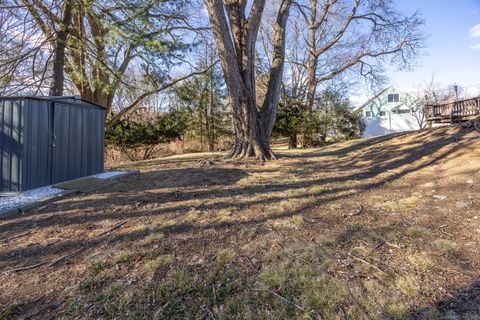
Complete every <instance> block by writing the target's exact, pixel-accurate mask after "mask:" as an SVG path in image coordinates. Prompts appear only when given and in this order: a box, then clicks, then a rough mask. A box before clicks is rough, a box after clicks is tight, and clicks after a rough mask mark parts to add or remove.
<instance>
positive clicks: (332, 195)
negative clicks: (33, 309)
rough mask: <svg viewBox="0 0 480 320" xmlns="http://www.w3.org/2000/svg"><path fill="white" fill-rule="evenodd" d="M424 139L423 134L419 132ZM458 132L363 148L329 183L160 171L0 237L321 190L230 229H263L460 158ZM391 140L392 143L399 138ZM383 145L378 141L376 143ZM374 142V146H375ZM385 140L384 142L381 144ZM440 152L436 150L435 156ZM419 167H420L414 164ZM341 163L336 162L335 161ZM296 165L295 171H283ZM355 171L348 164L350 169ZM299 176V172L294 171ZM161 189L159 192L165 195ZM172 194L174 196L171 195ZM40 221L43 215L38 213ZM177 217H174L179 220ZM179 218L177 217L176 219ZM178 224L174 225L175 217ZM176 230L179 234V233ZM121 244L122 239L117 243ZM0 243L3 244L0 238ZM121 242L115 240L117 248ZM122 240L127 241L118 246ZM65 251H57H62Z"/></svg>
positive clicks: (5, 227)
mask: <svg viewBox="0 0 480 320" xmlns="http://www.w3.org/2000/svg"><path fill="white" fill-rule="evenodd" d="M420 134H421V135H424V134H426V133H420ZM462 135H463V133H460V134H458V135H453V136H451V135H448V136H445V135H435V139H433V140H432V141H429V142H424V143H422V144H421V145H420V146H419V145H418V143H411V144H410V145H407V146H406V148H403V149H401V150H395V148H390V147H389V146H388V145H386V146H385V145H384V146H381V148H380V149H381V150H370V149H375V147H373V146H371V145H369V144H367V145H365V146H364V147H363V149H366V148H370V149H369V150H367V151H372V152H375V153H376V157H375V159H376V160H374V161H373V162H372V163H371V165H369V166H365V167H364V168H363V169H362V170H360V171H356V172H353V173H352V172H348V170H347V168H342V169H341V170H344V171H345V172H347V174H344V173H341V174H335V175H333V176H328V177H321V178H319V179H310V180H308V179H305V180H301V181H294V182H284V183H283V182H279V183H267V184H254V185H240V186H237V185H236V183H237V182H238V181H239V180H241V179H243V178H245V177H247V173H246V172H245V171H244V170H240V169H236V168H214V167H213V168H181V169H165V170H157V171H153V172H148V173H143V174H139V175H138V176H134V177H129V178H125V179H124V180H122V182H120V183H118V184H116V185H114V186H112V187H110V188H108V189H106V190H103V191H100V192H99V193H98V195H100V196H105V197H106V198H105V199H108V201H107V200H105V201H99V200H98V199H92V200H85V199H82V198H78V197H77V198H70V199H67V200H66V201H63V202H62V203H61V204H59V205H58V206H56V205H53V206H52V208H49V209H47V210H45V212H46V213H51V212H55V210H59V209H61V210H68V209H69V208H70V209H71V208H73V209H80V210H79V212H78V213H77V214H73V215H72V214H62V213H61V212H59V213H58V214H54V215H51V214H49V215H46V216H45V217H43V216H42V215H35V213H34V212H32V213H31V214H30V216H31V217H32V218H33V217H34V218H35V219H34V222H32V221H29V220H28V219H20V220H19V221H17V220H12V221H10V222H6V223H3V224H2V225H0V234H2V233H3V234H6V233H21V232H25V231H26V230H29V229H31V228H32V225H33V224H34V226H35V227H36V228H41V229H44V228H48V227H50V226H68V225H81V224H86V223H95V222H98V221H105V220H114V221H115V220H117V221H123V220H125V219H129V218H144V217H158V216H162V215H165V214H181V215H182V214H186V213H188V212H189V211H190V210H192V209H195V210H197V209H200V210H202V211H206V212H208V211H210V210H221V209H224V208H231V207H235V208H236V209H237V211H238V212H241V211H242V210H243V209H247V208H249V207H252V206H265V205H274V204H275V203H278V202H280V201H283V200H285V196H284V195H279V194H278V193H277V194H272V195H270V196H269V197H261V198H258V197H254V196H255V195H258V194H264V195H268V193H270V192H285V191H292V190H293V191H297V190H303V189H304V188H307V187H313V186H314V187H320V189H321V190H319V191H315V192H313V193H312V192H310V193H302V192H297V193H296V194H295V195H293V196H290V197H289V199H290V200H303V199H306V198H310V199H311V198H312V197H314V198H315V201H311V202H309V203H306V204H304V205H302V206H301V207H300V208H298V209H296V210H292V211H289V212H283V213H280V214H272V215H269V216H259V217H256V218H251V219H249V220H246V221H242V222H236V223H235V224H236V227H243V226H249V225H250V226H251V225H256V224H261V223H265V222H266V221H267V220H272V219H281V218H284V217H288V216H293V215H296V214H299V213H303V212H308V211H309V210H312V209H314V208H315V207H316V206H319V205H322V204H325V203H328V202H331V201H337V200H341V199H346V198H348V197H350V196H352V195H355V194H358V193H359V192H364V191H367V190H370V189H372V188H377V187H381V186H382V185H384V184H385V183H387V182H390V181H394V180H397V179H400V178H402V177H403V176H405V175H407V174H409V173H411V172H415V171H418V170H420V169H423V168H426V167H428V166H431V165H434V164H436V163H438V162H440V161H441V160H442V159H444V158H445V157H447V156H449V155H451V154H454V153H458V152H461V150H463V149H466V148H468V147H469V144H470V143H471V142H472V139H471V138H468V139H467V138H464V139H463V140H462V141H461V142H459V139H461V138H462ZM398 136H399V135H395V136H394V137H398ZM382 139H384V138H382ZM375 141H377V140H375ZM387 141H388V140H387ZM440 149H442V151H440ZM369 153H370V152H363V153H362V154H360V155H356V156H355V157H354V159H353V160H352V161H353V163H356V162H358V163H359V164H358V166H359V167H360V166H361V164H360V163H361V162H362V161H366V160H368V159H370V157H369ZM317 157H318V158H317V160H318V161H317V162H319V163H317V166H318V170H328V169H330V168H333V167H334V163H323V162H322V161H321V160H322V158H321V156H317ZM420 160H422V161H420ZM338 161H339V162H340V163H341V162H342V159H341V158H340V159H338ZM288 165H295V164H288ZM350 166H354V164H350ZM298 170H305V168H299V169H298ZM349 181H354V182H355V183H356V184H355V185H352V186H349V185H344V182H349ZM164 189H165V190H164ZM170 189H174V190H170ZM237 196H246V197H245V198H244V199H242V201H241V202H236V201H235V200H233V201H232V199H233V198H234V197H237ZM190 200H201V201H210V203H203V204H200V205H199V204H198V203H188V201H190ZM132 203H138V204H139V209H138V210H129V211H128V212H121V211H120V212H117V211H115V208H114V207H115V206H117V205H120V206H121V205H131V204H132ZM155 203H169V204H170V206H169V207H167V208H159V209H156V208H141V207H144V206H147V205H149V204H155ZM98 207H101V208H102V210H100V211H97V212H94V213H93V214H90V213H89V214H86V213H85V211H86V210H92V209H94V208H98ZM44 214H45V213H44ZM180 217H181V216H180ZM180 217H179V218H180ZM180 220H181V218H180ZM180 225H181V227H180ZM197 227H198V226H196V225H195V223H180V224H177V226H176V227H175V228H170V229H168V228H167V229H162V228H160V229H158V230H157V231H159V232H167V233H186V232H189V231H191V230H194V229H196V228H197ZM229 227H232V224H225V223H212V224H211V225H208V226H201V228H204V229H214V230H221V229H225V228H229ZM141 236H142V234H139V233H135V232H134V233H132V234H131V235H130V237H131V239H130V240H135V239H138V238H140V237H141ZM122 237H127V238H128V236H125V235H124V236H122ZM2 238H3V237H2ZM121 240H122V239H118V241H121ZM123 240H126V239H123ZM101 243H102V241H96V242H95V245H99V244H101ZM64 245H65V247H62V246H64ZM79 245H81V243H76V241H75V240H74V241H66V242H63V243H62V244H61V245H60V244H59V245H51V246H48V248H44V246H41V245H40V246H33V247H30V248H21V249H13V250H9V249H6V250H3V251H2V252H1V253H0V258H1V259H13V258H14V257H22V259H23V260H24V261H26V259H28V258H29V257H30V258H33V259H36V258H35V257H39V256H41V255H42V254H45V253H53V252H58V251H61V250H63V248H67V247H78V246H79Z"/></svg>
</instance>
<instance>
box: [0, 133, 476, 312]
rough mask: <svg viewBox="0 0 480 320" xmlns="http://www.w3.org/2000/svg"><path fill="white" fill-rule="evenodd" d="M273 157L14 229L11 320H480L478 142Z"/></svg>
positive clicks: (10, 230)
mask: <svg viewBox="0 0 480 320" xmlns="http://www.w3.org/2000/svg"><path fill="white" fill-rule="evenodd" d="M276 153H277V154H278V155H279V157H280V159H279V160H278V161H273V162H270V163H267V164H265V165H260V164H258V163H256V162H255V161H253V160H252V161H250V160H248V161H236V160H225V159H223V158H222V154H206V153H204V154H188V155H182V156H175V157H169V158H163V159H157V160H149V161H141V162H135V163H122V164H118V163H117V164H115V163H111V164H109V166H110V169H125V168H129V169H138V170H140V174H138V175H136V176H133V177H128V178H124V179H123V180H120V182H118V183H116V184H114V185H112V186H109V187H107V188H104V189H102V190H99V191H97V192H95V193H91V194H87V195H78V196H71V197H67V198H64V199H62V200H60V201H57V202H56V203H53V204H50V205H49V206H47V207H44V208H40V209H38V210H33V211H31V212H27V213H26V214H24V215H19V216H15V217H9V218H1V219H0V239H3V241H1V242H0V272H1V273H0V319H10V318H12V319H15V318H21V317H24V318H25V317H26V316H33V318H35V317H36V318H42V319H43V318H45V319H47V318H48V319H51V318H58V319H77V318H82V319H83V318H88V319H113V318H115V319H185V318H187V319H293V318H297V319H299V318H300V319H309V318H312V319H410V318H412V319H480V282H479V279H480V134H479V133H478V132H468V131H461V130H460V129H452V128H448V129H446V128H443V129H436V130H433V131H425V132H418V133H407V134H398V135H393V136H387V137H379V138H372V139H367V140H356V141H350V142H346V143H340V144H337V145H332V146H328V147H324V148H319V149H306V150H280V149H278V150H277V152H276ZM206 159H208V160H209V161H205V160H206ZM112 228H113V229H112ZM107 231H110V232H107ZM25 267H26V268H25ZM22 268H24V270H16V271H15V270H14V269H22ZM12 270H13V271H12Z"/></svg>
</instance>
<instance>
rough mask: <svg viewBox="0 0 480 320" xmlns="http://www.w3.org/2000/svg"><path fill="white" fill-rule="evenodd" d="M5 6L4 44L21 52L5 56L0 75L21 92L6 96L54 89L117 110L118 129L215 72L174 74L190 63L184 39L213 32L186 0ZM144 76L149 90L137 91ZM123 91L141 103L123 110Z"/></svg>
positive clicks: (12, 0) (25, 1)
mask: <svg viewBox="0 0 480 320" xmlns="http://www.w3.org/2000/svg"><path fill="white" fill-rule="evenodd" d="M4 3H5V6H2V8H1V9H0V10H1V14H2V17H3V16H5V17H6V18H8V21H9V23H8V25H7V23H6V22H5V23H4V21H3V20H2V24H0V28H1V29H0V33H1V34H0V41H1V42H2V44H5V45H7V46H8V47H11V48H12V49H14V50H15V52H16V53H18V54H16V55H13V54H8V53H7V52H5V55H3V54H2V53H3V52H0V59H1V61H0V71H5V74H6V76H4V77H2V78H3V79H2V87H4V88H5V87H8V88H11V87H12V84H14V85H15V87H16V89H15V90H13V89H8V90H3V91H7V92H9V93H14V92H22V93H24V92H29V93H35V94H46V93H47V92H48V91H46V88H50V94H53V95H60V94H62V93H63V90H64V89H66V88H69V89H70V90H69V91H70V92H74V93H75V94H80V95H81V96H82V97H84V98H86V99H88V100H90V101H93V102H95V103H98V104H100V105H102V106H104V107H105V108H106V109H107V110H108V111H109V112H114V111H115V112H116V114H115V115H114V116H112V117H111V118H110V121H109V122H108V124H111V123H113V122H114V121H117V120H118V119H119V118H120V117H122V116H124V115H125V114H126V113H128V112H130V111H132V110H134V109H135V108H137V107H138V106H139V105H140V102H141V101H142V99H145V98H147V97H149V96H152V95H155V94H157V93H158V92H160V91H162V90H165V89H168V88H170V87H172V86H173V85H174V84H176V83H178V82H179V81H182V80H184V79H187V78H189V77H191V76H194V75H196V74H198V73H201V72H206V71H208V69H207V70H194V72H192V73H190V74H187V75H186V76H184V75H183V74H184V73H183V74H180V75H179V76H178V78H174V77H172V76H170V74H171V70H172V66H173V65H176V64H178V63H184V61H185V60H184V59H183V53H184V52H185V50H186V49H187V48H188V45H187V44H186V43H184V42H183V41H182V39H183V38H184V36H185V35H191V33H196V32H199V31H203V30H205V29H208V28H205V27H202V26H201V25H199V26H196V25H195V26H194V25H192V24H191V21H190V20H189V19H187V17H188V15H187V13H188V12H187V11H186V5H185V2H184V1H183V0H166V1H163V2H158V1H156V0H140V1H137V2H136V3H135V5H133V4H132V3H131V2H130V1H127V0H111V1H95V0H88V1H83V0H82V1H80V0H44V1H38V0H5V1H4ZM3 35H5V37H2V36H3ZM191 38H192V37H189V39H191ZM4 56H5V57H4ZM40 58H41V59H40ZM64 73H65V74H64ZM139 78H140V79H142V81H143V82H144V83H143V84H144V85H142V86H137V83H136V80H137V79H139ZM64 81H65V82H64ZM3 84H5V85H4V86H3ZM138 87H141V88H143V89H144V90H135V89H136V88H138ZM123 89H125V90H130V91H131V92H135V95H136V96H135V99H133V100H132V103H131V104H129V105H126V106H124V108H122V109H121V110H118V109H116V110H115V109H114V106H113V102H114V97H115V96H116V95H117V94H118V92H121V91H122V90H123Z"/></svg>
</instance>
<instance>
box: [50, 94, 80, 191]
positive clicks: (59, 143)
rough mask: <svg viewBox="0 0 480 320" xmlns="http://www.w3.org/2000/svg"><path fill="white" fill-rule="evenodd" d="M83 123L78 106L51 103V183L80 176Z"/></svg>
mask: <svg viewBox="0 0 480 320" xmlns="http://www.w3.org/2000/svg"><path fill="white" fill-rule="evenodd" d="M83 123H84V121H83V111H82V108H81V107H80V106H75V105H69V104H62V103H55V104H54V105H53V137H52V150H53V151H52V183H57V182H61V181H66V180H71V179H75V178H79V177H81V176H82V153H83V152H82V140H83V139H82V137H83V135H84V134H86V132H84V128H83Z"/></svg>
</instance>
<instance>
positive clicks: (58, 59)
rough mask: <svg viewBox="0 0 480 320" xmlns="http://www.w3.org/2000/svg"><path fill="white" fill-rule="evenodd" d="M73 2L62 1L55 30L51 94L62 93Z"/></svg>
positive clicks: (69, 0) (57, 94)
mask: <svg viewBox="0 0 480 320" xmlns="http://www.w3.org/2000/svg"><path fill="white" fill-rule="evenodd" d="M72 7H73V4H72V1H71V0H66V1H65V2H64V9H63V19H62V23H61V24H60V29H59V30H58V31H57V34H56V38H55V47H54V58H53V82H52V85H51V87H50V95H51V96H61V95H63V86H64V80H65V76H64V69H65V47H66V42H67V37H68V32H69V31H68V28H70V21H71V20H72V9H73V8H72Z"/></svg>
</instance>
